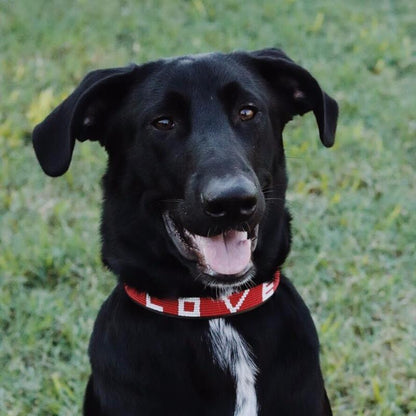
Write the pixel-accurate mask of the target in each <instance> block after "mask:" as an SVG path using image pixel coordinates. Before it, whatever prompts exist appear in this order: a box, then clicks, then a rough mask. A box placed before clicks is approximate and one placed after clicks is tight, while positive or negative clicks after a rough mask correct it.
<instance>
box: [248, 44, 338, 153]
mask: <svg viewBox="0 0 416 416" xmlns="http://www.w3.org/2000/svg"><path fill="white" fill-rule="evenodd" d="M250 56H251V58H252V59H254V63H255V65H256V67H257V69H258V70H259V72H260V74H261V75H262V76H263V77H264V78H265V79H266V80H267V82H269V83H270V85H271V86H272V88H275V89H277V90H278V91H280V92H281V93H283V94H284V96H285V99H287V100H288V103H285V106H286V104H287V105H288V109H289V114H288V116H289V119H290V118H291V117H292V116H294V115H298V114H299V115H303V114H305V113H307V112H308V111H313V113H314V115H315V118H316V122H317V124H318V128H319V136H320V138H321V141H322V143H323V145H324V146H326V147H331V146H332V145H333V144H334V141H335V131H336V127H337V119H338V104H337V102H336V101H335V100H334V99H333V98H331V97H330V96H329V95H327V94H326V93H325V92H324V91H323V90H322V89H321V87H320V86H319V84H318V82H317V81H316V79H315V78H314V77H313V76H312V75H311V74H310V73H309V72H308V71H306V70H305V69H304V68H302V67H301V66H299V65H297V64H295V63H294V62H293V61H292V60H291V59H290V58H289V57H288V56H287V55H286V54H285V53H284V52H283V51H281V50H279V49H263V50H260V51H255V52H251V53H250Z"/></svg>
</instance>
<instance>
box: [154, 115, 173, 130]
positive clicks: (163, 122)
mask: <svg viewBox="0 0 416 416" xmlns="http://www.w3.org/2000/svg"><path fill="white" fill-rule="evenodd" d="M152 125H153V127H155V128H157V129H158V130H164V131H166V130H172V129H173V128H174V127H175V122H174V121H173V120H172V119H171V118H169V117H160V118H157V119H156V120H155V121H153V122H152Z"/></svg>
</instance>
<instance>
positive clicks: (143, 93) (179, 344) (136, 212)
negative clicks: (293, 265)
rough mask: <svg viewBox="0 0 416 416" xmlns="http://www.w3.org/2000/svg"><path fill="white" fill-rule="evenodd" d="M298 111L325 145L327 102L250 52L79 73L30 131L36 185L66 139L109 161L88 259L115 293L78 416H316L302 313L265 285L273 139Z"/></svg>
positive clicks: (293, 297) (283, 225)
mask: <svg viewBox="0 0 416 416" xmlns="http://www.w3.org/2000/svg"><path fill="white" fill-rule="evenodd" d="M308 111H313V113H314V115H315V118H316V121H317V124H318V128H319V135H320V138H321V141H322V143H323V144H324V145H325V146H327V147H330V146H332V144H333V143H334V136H335V129H336V122H337V116H338V107H337V104H336V102H335V101H334V100H333V99H332V98H330V97H329V96H328V95H326V94H325V93H324V92H323V91H322V90H321V88H320V86H319V85H318V83H317V81H316V80H315V79H314V78H313V77H312V76H311V75H310V74H309V73H308V72H307V71H306V70H305V69H303V68H302V67H300V66H298V65H297V64H295V63H294V62H293V61H292V60H291V59H289V58H288V57H287V56H286V55H285V54H284V53H283V52H281V51H279V50H277V49H265V50H261V51H256V52H251V53H246V52H235V53H231V54H219V53H214V54H206V55H197V56H185V57H181V58H175V59H166V60H160V61H156V62H151V63H147V64H144V65H140V66H136V65H132V66H128V67H125V68H115V69H105V70H99V71H94V72H91V73H89V74H88V75H87V76H86V77H85V79H84V80H83V81H82V82H81V84H80V85H79V86H78V88H77V89H76V90H75V91H74V92H73V93H72V94H71V95H70V96H69V97H68V98H67V99H66V100H65V101H64V102H63V103H62V104H61V105H60V106H58V107H57V108H56V109H55V110H54V111H53V112H52V113H51V114H50V115H49V116H48V117H47V118H46V120H45V121H43V122H42V123H40V124H39V125H38V126H37V127H36V129H35V131H34V134H33V142H34V147H35V151H36V155H37V157H38V159H39V162H40V165H41V166H42V168H43V170H44V171H45V172H46V173H47V174H48V175H51V176H59V175H62V174H63V173H65V171H66V170H67V169H68V167H69V164H70V161H71V156H72V151H73V147H74V143H75V139H78V140H80V141H83V140H86V139H89V140H97V141H99V142H100V144H101V145H102V146H104V147H105V149H106V151H107V152H108V157H109V159H108V167H107V171H106V173H105V175H104V178H103V189H104V207H103V214H102V224H101V234H102V241H103V247H102V258H103V261H104V263H105V264H106V265H107V266H108V267H109V268H110V269H111V270H112V271H113V272H114V273H115V274H116V275H117V277H118V284H117V286H116V288H115V289H114V291H113V293H112V294H111V295H110V297H109V298H108V299H107V301H106V302H105V303H104V305H103V307H102V308H101V311H100V313H99V315H98V318H97V321H96V323H95V328H94V332H93V335H92V339H91V344H90V348H89V354H90V359H91V365H92V375H91V377H90V380H89V383H88V386H87V390H86V396H85V402H84V414H85V415H106V416H110V415H111V416H115V415H120V416H128V415H151V416H154V415H164V416H166V415H181V416H183V415H201V416H202V415H221V416H222V415H238V416H243V415H244V416H254V415H280V416H282V415H289V416H296V415H308V416H313V415H330V414H331V409H330V405H329V401H328V399H327V395H326V392H325V388H324V383H323V380H322V375H321V370H320V366H319V345H318V338H317V334H316V330H315V328H314V324H313V322H312V319H311V316H310V313H309V311H308V309H307V307H306V306H305V304H304V303H303V301H302V299H301V298H300V296H299V295H298V293H297V292H296V290H295V289H294V287H293V286H292V284H291V283H290V282H289V281H288V279H287V278H285V277H284V276H280V273H279V272H276V271H277V270H279V269H280V267H281V266H282V264H283V262H284V260H285V259H286V257H287V255H288V253H289V248H290V242H291V233H290V215H289V213H288V211H287V210H286V208H285V191H286V187H287V176H286V169H285V157H284V150H283V143H282V130H283V128H284V126H285V125H286V123H287V122H288V121H289V120H291V119H292V117H293V116H294V115H297V114H301V115H302V114H304V113H306V112H308ZM279 281H280V284H279ZM139 304H142V305H139ZM243 312H244V313H243ZM172 315H174V316H172ZM175 315H177V316H175Z"/></svg>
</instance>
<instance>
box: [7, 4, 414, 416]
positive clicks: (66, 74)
mask: <svg viewBox="0 0 416 416" xmlns="http://www.w3.org/2000/svg"><path fill="white" fill-rule="evenodd" d="M415 22H416V8H415V5H414V1H413V0H395V1H393V0H390V1H388V0H377V1H376V0H367V1H361V0H350V1H348V2H345V1H342V0H332V1H331V0H318V1H308V0H279V1H276V0H258V1H256V2H242V1H237V0H222V1H213V0H189V1H185V0H181V1H171V2H170V1H162V0H152V1H150V0H140V1H136V2H133V1H129V0H125V1H109V0H101V1H98V0H74V1H72V2H68V1H65V0H48V1H46V0H36V1H32V2H31V1H28V0H27V1H24V0H16V1H14V2H12V1H7V0H0V86H1V89H0V329H1V339H0V368H1V371H0V414H2V415H3V414H4V415H9V416H12V415H29V414H30V415H76V414H79V413H80V407H81V402H82V397H83V392H84V387H85V383H86V380H87V377H88V374H89V363H88V358H87V345H88V340H89V336H90V333H91V330H92V325H93V322H94V319H95V316H96V314H97V312H98V309H99V307H100V305H101V303H102V301H103V300H104V299H105V297H106V296H107V295H108V293H109V292H110V290H111V288H112V287H113V285H114V282H115V279H114V277H113V276H111V275H110V274H109V273H108V272H106V271H105V270H104V269H103V268H102V266H101V264H100V260H99V237H98V225H99V215H100V199H101V193H100V186H99V178H100V176H101V174H102V172H103V169H104V167H105V158H106V157H105V154H104V151H103V150H102V149H100V148H99V147H97V145H96V144H94V143H88V142H86V143H84V144H82V145H78V146H77V147H76V149H75V153H74V159H73V163H72V166H71V169H70V171H69V172H68V173H67V174H66V175H65V176H63V177H62V178H61V179H59V180H54V179H51V178H47V177H46V176H44V175H43V173H42V172H41V170H40V167H39V166H38V165H37V162H36V160H35V156H34V154H33V151H32V147H31V142H30V134H31V130H32V128H33V126H34V124H36V123H37V122H39V121H41V120H42V119H43V118H44V117H45V116H46V115H47V114H48V112H49V111H50V110H51V109H52V108H53V107H54V106H55V105H57V104H58V103H59V102H60V101H61V100H62V99H63V98H64V97H65V96H66V95H67V94H68V93H70V92H71V90H72V89H73V88H74V87H75V86H76V85H77V83H78V82H79V81H80V79H81V78H82V77H83V75H84V74H85V73H86V72H87V71H89V70H92V69H95V68H102V67H109V66H119V65H124V64H126V63H128V62H132V61H134V62H138V63H140V62H144V61H147V60H151V59H157V58H159V57H163V56H173V55H181V54H188V53H199V52H208V51H212V50H221V51H231V50H234V49H260V48H263V47H270V46H277V47H281V48H283V49H284V50H285V51H286V52H287V53H288V54H289V56H291V57H292V58H293V59H294V60H296V61H297V62H298V63H300V64H302V65H304V66H305V67H306V68H308V69H309V70H310V71H311V72H312V73H313V74H314V75H315V76H316V78H317V79H318V80H319V81H320V83H321V85H322V86H323V87H324V88H325V90H326V91H327V92H328V93H329V94H331V95H333V96H334V97H335V98H336V99H337V100H338V101H339V104H340V107H341V117H340V123H339V127H338V136H337V142H336V145H335V147H334V148H333V149H330V150H327V149H324V148H323V147H321V145H320V143H319V140H318V133H317V129H316V126H315V125H314V120H313V116H311V115H308V116H305V117H303V118H297V119H296V120H295V121H294V122H293V123H292V124H291V125H290V126H289V127H288V128H287V129H286V134H285V146H286V150H287V155H288V169H289V176H290V189H289V193H288V204H289V206H290V208H291V212H292V214H293V215H294V242H293V251H292V253H291V255H290V257H289V259H288V262H287V265H286V269H285V270H286V273H287V274H288V275H289V276H290V277H291V278H292V280H293V281H294V282H295V284H296V286H297V288H298V289H299V291H300V292H301V294H302V295H303V296H304V298H305V300H306V302H307V304H308V305H309V307H310V309H311V311H312V313H313V316H314V318H315V322H316V325H317V327H318V331H319V333H320V339H321V344H322V353H323V354H322V365H323V370H324V373H325V378H326V384H327V390H328V393H329V396H330V398H331V401H332V404H333V407H334V413H335V415H383V416H384V415H416V363H415V360H416V325H415V323H416V305H415V302H416V301H415V299H416V288H415V287H416V285H415V283H416V276H415V266H416V261H415V242H416V220H415V218H416V217H415V212H416V189H415V188H416V174H415V165H416V163H415V162H416V142H415V136H416V87H415V75H416V56H415V39H416V25H415ZM276 388H279V386H276Z"/></svg>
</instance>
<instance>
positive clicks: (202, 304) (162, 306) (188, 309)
mask: <svg viewBox="0 0 416 416" xmlns="http://www.w3.org/2000/svg"><path fill="white" fill-rule="evenodd" d="M279 282H280V271H279V270H278V271H277V272H276V273H275V274H274V277H273V280H271V281H269V282H266V283H262V284H260V285H257V286H254V287H252V288H250V289H246V290H243V291H241V292H235V293H232V294H230V295H228V296H224V297H222V298H220V299H213V298H197V297H187V298H178V299H160V298H156V297H153V296H150V295H149V294H148V293H146V292H138V291H137V290H136V289H134V288H133V287H131V286H128V285H124V290H125V291H126V293H127V295H128V296H129V297H130V299H132V300H133V301H134V302H135V303H137V304H139V305H141V306H143V307H145V308H146V309H149V310H152V311H154V312H158V313H161V314H164V315H169V316H180V317H184V318H218V317H223V316H230V315H236V314H239V313H243V312H247V311H250V310H252V309H255V308H257V307H259V306H260V305H262V304H263V303H264V302H266V301H267V299H269V298H270V297H271V296H272V295H273V294H274V293H275V292H276V290H277V287H278V286H279Z"/></svg>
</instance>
